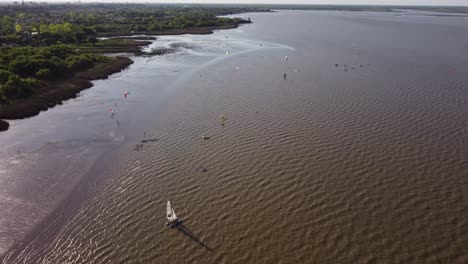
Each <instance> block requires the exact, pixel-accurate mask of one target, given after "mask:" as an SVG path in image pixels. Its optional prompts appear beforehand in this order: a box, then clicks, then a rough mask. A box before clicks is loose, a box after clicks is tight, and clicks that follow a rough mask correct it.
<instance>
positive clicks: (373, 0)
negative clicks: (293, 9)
mask: <svg viewBox="0 0 468 264" xmlns="http://www.w3.org/2000/svg"><path fill="white" fill-rule="evenodd" d="M25 1H26V0H25ZM62 1H67V0H62ZM68 1H70V2H74V1H73V0H68ZM107 1H111V0H107ZM107 1H102V0H101V1H94V0H82V1H81V2H107ZM117 1H119V0H117ZM120 1H123V2H126V1H127V0H120ZM120 1H119V2H120ZM128 2H163V3H247V4H249V3H251V4H257V3H268V4H344V5H357V4H360V5H458V6H468V0H137V1H135V0H133V1H132V0H128Z"/></svg>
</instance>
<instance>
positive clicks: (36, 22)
mask: <svg viewBox="0 0 468 264" xmlns="http://www.w3.org/2000/svg"><path fill="white" fill-rule="evenodd" d="M245 11H259V10H256V9H255V10H254V9H246V8H221V7H219V8H206V7H194V8H186V7H183V6H171V5H142V4H139V5H122V4H120V5H118V4H113V5H109V4H93V5H70V4H67V5H53V4H48V5H31V4H29V5H26V6H19V5H15V6H7V7H3V8H1V9H0V16H1V20H0V32H1V34H0V43H6V44H17V45H34V46H41V45H51V44H56V43H90V44H95V43H96V42H97V40H96V36H99V35H100V34H106V33H112V32H118V33H124V34H128V33H132V32H146V31H166V30H171V29H185V28H192V27H222V26H235V25H238V24H239V23H246V22H249V21H245V20H242V19H239V18H226V17H218V16H219V15H226V14H232V13H238V12H245Z"/></svg>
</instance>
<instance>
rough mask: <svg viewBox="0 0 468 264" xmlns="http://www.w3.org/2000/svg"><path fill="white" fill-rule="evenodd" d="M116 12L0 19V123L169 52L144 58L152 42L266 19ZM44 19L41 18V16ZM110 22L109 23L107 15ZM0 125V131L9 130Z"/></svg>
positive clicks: (20, 11)
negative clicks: (161, 37) (141, 58)
mask: <svg viewBox="0 0 468 264" xmlns="http://www.w3.org/2000/svg"><path fill="white" fill-rule="evenodd" d="M118 8H119V6H116V5H111V4H110V5H99V6H90V5H82V6H80V7H79V8H74V9H73V10H71V9H70V7H69V6H63V5H48V6H42V5H35V6H32V5H31V6H23V7H18V6H7V7H6V8H5V9H2V10H1V11H0V15H2V16H3V19H2V20H1V21H0V28H2V29H3V31H4V34H3V35H2V36H0V43H1V44H2V47H1V48H0V62H1V63H2V65H1V67H0V120H1V119H21V118H27V117H31V116H34V115H37V114H38V113H39V112H40V111H43V110H47V109H48V108H50V107H54V106H55V105H57V104H61V103H62V101H64V100H67V99H70V98H74V97H76V96H77V94H78V93H79V92H80V91H82V90H84V89H87V88H89V87H91V86H92V83H91V81H92V80H97V79H105V78H107V77H108V76H109V75H111V74H114V73H116V72H119V71H121V70H123V69H125V68H127V67H128V66H129V65H131V64H132V63H133V61H132V60H131V59H129V58H127V57H109V56H104V55H102V54H109V53H130V54H134V55H136V56H139V55H145V56H155V55H165V54H168V53H172V52H174V51H175V49H173V48H160V49H155V50H151V51H149V52H143V51H142V47H144V46H148V45H149V44H151V43H152V41H153V40H155V39H156V37H154V36H157V35H181V34H211V33H213V30H217V29H232V28H236V27H238V26H239V25H240V24H244V23H251V21H250V19H241V18H227V17H220V16H222V15H228V14H234V13H242V12H252V11H269V10H263V9H252V8H250V9H249V8H224V7H223V8H200V9H198V8H194V9H191V8H189V9H185V8H180V7H168V6H163V7H161V6H153V5H150V6H146V5H135V7H134V8H135V9H133V10H132V11H128V12H118V10H119V9H118ZM46 10H47V11H48V13H47V14H46V15H44V11H46ZM109 14H111V15H109ZM8 128H9V124H8V122H7V121H5V120H2V121H1V122H0V131H4V130H7V129H8Z"/></svg>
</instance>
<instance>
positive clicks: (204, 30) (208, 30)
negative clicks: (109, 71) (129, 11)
mask: <svg viewBox="0 0 468 264" xmlns="http://www.w3.org/2000/svg"><path fill="white" fill-rule="evenodd" d="M242 24H246V23H239V24H233V25H226V26H219V27H192V28H185V29H168V30H162V31H161V30H160V31H150V30H147V31H133V32H108V33H107V32H106V33H98V34H97V37H123V36H137V35H153V36H170V35H184V34H194V35H208V34H213V30H224V29H234V28H238V27H239V25H242Z"/></svg>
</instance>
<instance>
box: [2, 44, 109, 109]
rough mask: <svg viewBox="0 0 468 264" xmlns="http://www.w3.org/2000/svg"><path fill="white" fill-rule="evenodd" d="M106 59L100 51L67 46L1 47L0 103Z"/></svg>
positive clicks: (20, 96)
mask: <svg viewBox="0 0 468 264" xmlns="http://www.w3.org/2000/svg"><path fill="white" fill-rule="evenodd" d="M107 59H108V58H107V57H105V56H103V55H98V54H79V53H77V52H76V51H75V50H74V49H72V48H70V47H67V46H65V45H52V46H49V47H34V48H33V47H29V46H27V47H2V48H1V50H0V103H7V102H9V101H12V100H15V99H20V98H25V97H28V96H30V95H32V94H33V93H34V91H35V89H36V88H39V86H40V84H41V81H43V80H56V79H63V78H66V77H69V76H70V75H71V74H72V73H73V72H76V71H79V70H84V69H86V68H88V67H90V66H92V65H93V64H94V63H96V62H104V61H106V60H107Z"/></svg>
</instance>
